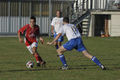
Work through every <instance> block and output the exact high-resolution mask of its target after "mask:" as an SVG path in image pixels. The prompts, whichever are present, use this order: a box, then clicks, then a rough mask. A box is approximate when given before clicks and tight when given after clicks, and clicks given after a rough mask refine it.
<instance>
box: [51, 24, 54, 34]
mask: <svg viewBox="0 0 120 80" xmlns="http://www.w3.org/2000/svg"><path fill="white" fill-rule="evenodd" d="M51 33H52V34H54V26H51Z"/></svg>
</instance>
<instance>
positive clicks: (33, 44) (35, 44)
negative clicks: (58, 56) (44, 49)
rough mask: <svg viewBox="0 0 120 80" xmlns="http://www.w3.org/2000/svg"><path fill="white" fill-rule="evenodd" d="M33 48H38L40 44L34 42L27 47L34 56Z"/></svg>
mask: <svg viewBox="0 0 120 80" xmlns="http://www.w3.org/2000/svg"><path fill="white" fill-rule="evenodd" d="M33 47H38V43H37V42H33V43H32V44H31V45H30V46H27V49H28V50H29V51H30V53H31V54H33V51H32V48H33Z"/></svg>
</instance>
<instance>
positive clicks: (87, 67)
mask: <svg viewBox="0 0 120 80" xmlns="http://www.w3.org/2000/svg"><path fill="white" fill-rule="evenodd" d="M107 65H116V64H107ZM95 69H96V70H99V69H100V68H98V67H96V65H72V66H69V70H95ZM48 70H52V71H53V70H59V71H65V70H61V69H60V68H58V66H49V67H45V68H39V69H35V68H32V69H27V68H26V69H13V70H12V69H11V70H0V73H3V72H28V71H48ZM100 70H101V69H100ZM107 70H120V67H110V68H109V67H107Z"/></svg>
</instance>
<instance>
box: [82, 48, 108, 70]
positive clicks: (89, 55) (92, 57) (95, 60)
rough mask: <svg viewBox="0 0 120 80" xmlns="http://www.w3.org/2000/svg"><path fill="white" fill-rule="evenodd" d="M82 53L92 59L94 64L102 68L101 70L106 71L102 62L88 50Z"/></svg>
mask: <svg viewBox="0 0 120 80" xmlns="http://www.w3.org/2000/svg"><path fill="white" fill-rule="evenodd" d="M82 53H83V55H84V56H85V57H87V58H89V59H91V60H92V61H93V62H94V63H96V64H97V65H98V66H99V67H101V69H103V70H106V68H105V67H104V66H103V65H102V64H101V62H100V61H99V60H98V59H97V58H96V57H95V56H92V55H91V54H89V53H88V51H87V50H84V51H82Z"/></svg>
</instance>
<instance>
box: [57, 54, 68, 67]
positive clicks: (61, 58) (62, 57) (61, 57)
mask: <svg viewBox="0 0 120 80" xmlns="http://www.w3.org/2000/svg"><path fill="white" fill-rule="evenodd" d="M59 57H60V60H61V62H62V64H63V66H65V67H66V66H67V63H66V60H65V57H64V55H63V54H62V55H59Z"/></svg>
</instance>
